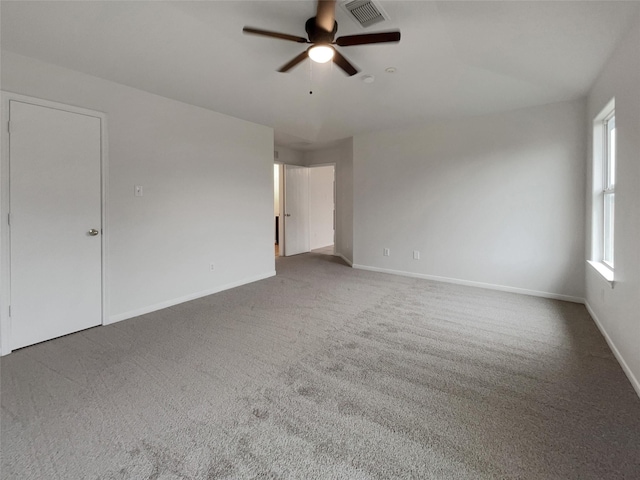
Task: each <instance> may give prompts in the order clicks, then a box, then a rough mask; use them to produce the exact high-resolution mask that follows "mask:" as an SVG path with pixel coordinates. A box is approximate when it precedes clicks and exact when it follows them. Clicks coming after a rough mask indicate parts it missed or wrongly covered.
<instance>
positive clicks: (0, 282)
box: [0, 91, 109, 355]
mask: <svg viewBox="0 0 640 480" xmlns="http://www.w3.org/2000/svg"><path fill="white" fill-rule="evenodd" d="M0 93H1V103H2V129H1V130H2V134H1V137H0V138H1V140H2V158H1V159H0V271H1V273H0V355H7V354H9V353H11V317H10V316H9V301H10V298H11V272H10V271H9V270H10V259H11V244H10V238H11V237H10V227H9V212H10V205H9V202H10V196H9V188H10V185H9V142H10V135H9V102H11V101H12V100H13V101H18V102H23V103H28V104H31V105H37V106H40V107H46V108H53V109H56V110H62V111H65V112H70V113H78V114H81V115H88V116H90V117H96V118H98V119H100V163H101V165H100V172H101V192H100V193H101V197H102V202H101V203H102V205H101V206H102V208H101V210H102V211H101V216H102V235H100V237H101V249H102V259H101V266H102V308H101V312H102V322H101V323H102V325H104V324H105V320H106V319H107V318H108V315H107V305H108V291H107V285H108V282H107V280H108V272H107V245H108V234H109V229H108V228H107V198H108V191H107V187H108V177H107V175H108V172H109V170H108V155H107V153H108V152H107V115H106V114H105V113H103V112H97V111H94V110H87V109H85V108H79V107H74V106H71V105H65V104H62V103H58V102H51V101H49V100H42V99H39V98H34V97H29V96H26V95H20V94H17V93H12V92H5V91H2V92H0Z"/></svg>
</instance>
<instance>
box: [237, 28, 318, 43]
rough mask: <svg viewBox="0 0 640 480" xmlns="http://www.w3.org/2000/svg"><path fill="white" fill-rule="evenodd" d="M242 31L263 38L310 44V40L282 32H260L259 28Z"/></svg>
mask: <svg viewBox="0 0 640 480" xmlns="http://www.w3.org/2000/svg"><path fill="white" fill-rule="evenodd" d="M242 31H243V32H244V33H249V34H251V35H262V36H263V37H271V38H279V39H280V40H289V41H291V42H298V43H309V40H307V39H306V38H304V37H297V36H295V35H289V34H286V33H280V32H270V31H269V30H260V29H259V28H252V27H244V28H243V29H242Z"/></svg>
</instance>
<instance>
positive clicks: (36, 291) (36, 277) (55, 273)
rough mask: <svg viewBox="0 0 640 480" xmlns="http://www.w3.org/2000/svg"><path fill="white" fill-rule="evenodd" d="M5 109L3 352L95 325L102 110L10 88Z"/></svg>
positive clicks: (99, 294)
mask: <svg viewBox="0 0 640 480" xmlns="http://www.w3.org/2000/svg"><path fill="white" fill-rule="evenodd" d="M3 115H6V116H7V117H8V121H9V132H8V133H9V138H10V143H9V148H8V160H7V162H8V165H3V170H4V169H5V168H8V170H9V177H8V179H5V180H3V187H4V188H3V190H4V189H5V188H6V187H8V199H7V198H6V197H4V198H3V208H2V209H3V213H5V211H6V212H7V215H8V216H7V218H8V219H9V221H8V225H7V227H8V228H7V229H6V231H3V234H2V239H3V243H4V244H5V245H8V246H9V248H8V251H7V249H3V259H2V263H3V270H5V268H4V267H5V266H8V268H7V269H6V270H5V271H8V272H9V273H8V278H6V277H4V276H3V277H4V278H3V279H2V280H3V288H2V290H3V293H5V292H6V291H7V290H9V292H10V293H9V296H8V298H9V309H8V312H9V315H8V317H3V319H2V324H1V325H0V327H1V329H2V353H3V354H6V353H9V352H10V351H11V350H15V349H17V348H21V347H25V346H28V345H33V344H35V343H39V342H42V341H45V340H49V339H52V338H56V337H60V336H63V335H67V334H69V333H73V332H76V331H79V330H84V329H86V328H89V327H94V326H97V325H100V324H102V318H103V301H102V299H103V266H102V262H103V208H102V207H103V183H102V182H103V180H102V178H103V175H102V172H103V167H104V165H103V144H102V141H103V138H104V120H105V119H104V116H103V115H102V114H100V113H97V112H91V111H87V110H84V109H78V108H75V107H69V106H66V105H60V104H56V103H53V102H45V101H40V100H37V99H30V98H28V97H22V96H18V95H3ZM5 171H6V170H5ZM7 180H8V181H7ZM6 200H8V201H6ZM9 206H10V211H9ZM7 287H8V288H7ZM5 298H6V297H5ZM3 310H4V309H3ZM7 340H8V341H7Z"/></svg>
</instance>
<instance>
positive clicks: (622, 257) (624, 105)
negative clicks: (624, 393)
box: [585, 17, 640, 395]
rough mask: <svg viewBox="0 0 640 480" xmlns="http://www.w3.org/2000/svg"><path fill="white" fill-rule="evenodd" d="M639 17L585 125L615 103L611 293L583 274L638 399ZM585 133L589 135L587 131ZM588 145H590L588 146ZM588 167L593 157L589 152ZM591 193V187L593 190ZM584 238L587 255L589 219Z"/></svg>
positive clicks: (594, 276)
mask: <svg viewBox="0 0 640 480" xmlns="http://www.w3.org/2000/svg"><path fill="white" fill-rule="evenodd" d="M639 45H640V17H639V18H637V19H636V21H635V23H634V25H633V27H632V29H631V30H630V31H629V33H628V34H627V36H626V37H625V38H624V39H623V40H622V41H621V43H620V44H619V46H618V48H617V49H616V51H615V52H614V53H613V56H612V57H611V58H610V59H609V61H608V63H607V64H606V65H605V67H604V69H603V71H602V73H601V74H600V76H599V78H598V79H597V80H596V82H595V83H594V85H593V87H592V88H591V91H590V92H589V97H588V109H587V110H588V111H587V117H586V121H585V123H586V124H587V125H588V126H589V131H591V128H590V127H591V125H593V119H594V118H595V117H596V115H597V114H598V113H599V112H600V111H601V110H602V109H603V108H604V106H605V105H606V104H607V102H608V101H609V100H610V99H611V98H613V97H615V100H616V132H617V133H616V137H617V138H616V142H617V158H616V164H617V174H616V211H615V246H614V248H615V273H614V279H615V288H613V289H611V287H610V285H609V283H608V282H606V281H605V280H604V279H603V278H602V276H600V274H599V273H597V272H596V271H595V270H594V269H593V268H592V267H590V266H588V267H587V270H586V300H587V305H588V307H589V309H590V312H591V314H592V316H593V317H594V319H595V320H596V322H597V323H598V324H599V326H600V329H601V330H602V331H603V333H604V335H605V337H607V340H608V341H609V343H610V345H611V347H612V349H613V350H614V352H615V353H616V355H617V356H618V359H619V360H620V363H621V364H622V366H623V368H624V369H625V371H626V373H627V375H628V376H629V378H630V379H631V382H632V383H633V385H634V387H635V388H636V391H637V392H638V394H639V395H640V313H639V312H640V55H639V54H638V46H639ZM590 133H591V132H590ZM588 144H589V145H591V144H592V142H591V141H589V142H588ZM590 159H591V162H592V161H593V152H592V151H591V152H590ZM591 162H589V166H590V168H589V169H588V171H587V192H589V193H588V194H587V199H586V209H587V212H589V213H590V212H591V209H592V202H591V200H592V198H591V192H592V191H593V189H594V185H593V182H592V176H593V175H592V168H591ZM596 188H597V186H596ZM587 220H588V221H587V225H586V229H585V235H586V236H587V239H588V243H587V250H586V251H587V252H591V251H592V250H591V216H590V215H588V216H587Z"/></svg>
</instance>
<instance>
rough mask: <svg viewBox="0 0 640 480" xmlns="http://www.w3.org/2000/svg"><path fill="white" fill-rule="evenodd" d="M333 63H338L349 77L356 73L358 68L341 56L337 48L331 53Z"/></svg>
mask: <svg viewBox="0 0 640 480" xmlns="http://www.w3.org/2000/svg"><path fill="white" fill-rule="evenodd" d="M333 63H335V64H336V65H338V66H339V67H340V68H341V69H342V70H344V72H345V73H346V74H347V75H349V76H350V77H352V76H353V75H355V74H356V73H358V69H357V68H356V67H354V66H353V65H351V63H350V62H349V60H347V59H346V58H344V57H343V56H342V54H341V53H340V52H339V51H337V50H335V52H334V54H333Z"/></svg>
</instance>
